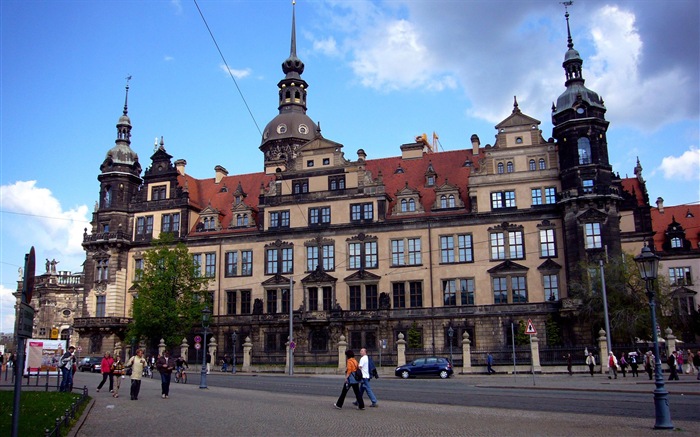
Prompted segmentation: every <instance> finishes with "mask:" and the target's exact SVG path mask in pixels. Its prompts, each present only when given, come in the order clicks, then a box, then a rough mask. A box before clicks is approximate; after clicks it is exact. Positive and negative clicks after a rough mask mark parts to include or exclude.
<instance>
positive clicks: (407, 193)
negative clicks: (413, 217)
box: [392, 182, 425, 215]
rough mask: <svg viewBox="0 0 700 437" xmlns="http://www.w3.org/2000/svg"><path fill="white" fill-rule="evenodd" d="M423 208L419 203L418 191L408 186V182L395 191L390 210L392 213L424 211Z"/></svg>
mask: <svg viewBox="0 0 700 437" xmlns="http://www.w3.org/2000/svg"><path fill="white" fill-rule="evenodd" d="M424 212H425V209H424V208H423V204H422V203H421V195H420V191H418V190H416V189H413V188H409V186H408V182H406V185H404V187H403V188H402V189H400V190H398V191H397V192H396V204H395V205H394V208H393V210H392V215H402V214H416V213H424Z"/></svg>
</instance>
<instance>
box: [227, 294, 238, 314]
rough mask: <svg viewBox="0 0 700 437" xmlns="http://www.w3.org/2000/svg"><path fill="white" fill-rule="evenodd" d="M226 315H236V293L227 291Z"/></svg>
mask: <svg viewBox="0 0 700 437" xmlns="http://www.w3.org/2000/svg"><path fill="white" fill-rule="evenodd" d="M226 314H228V315H230V316H231V315H234V314H236V292H235V291H227V292H226Z"/></svg>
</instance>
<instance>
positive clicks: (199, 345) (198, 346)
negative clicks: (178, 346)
mask: <svg viewBox="0 0 700 437" xmlns="http://www.w3.org/2000/svg"><path fill="white" fill-rule="evenodd" d="M201 347H202V345H201V344H199V343H195V344H194V348H195V349H197V350H199V348H201Z"/></svg>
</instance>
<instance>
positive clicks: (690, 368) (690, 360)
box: [685, 349, 695, 375]
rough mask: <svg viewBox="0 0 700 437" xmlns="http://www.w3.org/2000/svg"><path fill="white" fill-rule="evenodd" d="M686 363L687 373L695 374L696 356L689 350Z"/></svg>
mask: <svg viewBox="0 0 700 437" xmlns="http://www.w3.org/2000/svg"><path fill="white" fill-rule="evenodd" d="M685 361H686V364H685V367H686V370H685V373H688V374H691V375H693V374H695V364H694V363H695V354H694V353H693V351H691V350H690V349H688V352H687V353H686V360H685Z"/></svg>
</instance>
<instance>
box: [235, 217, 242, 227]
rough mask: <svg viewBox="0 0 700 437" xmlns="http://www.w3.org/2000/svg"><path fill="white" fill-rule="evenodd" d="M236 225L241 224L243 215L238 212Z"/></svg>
mask: <svg viewBox="0 0 700 437" xmlns="http://www.w3.org/2000/svg"><path fill="white" fill-rule="evenodd" d="M236 226H243V215H241V214H238V215H237V216H236Z"/></svg>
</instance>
